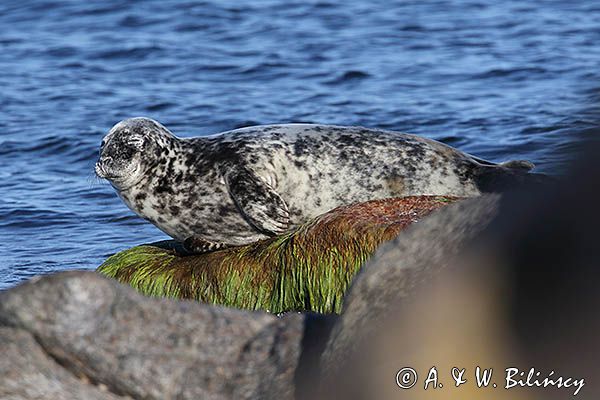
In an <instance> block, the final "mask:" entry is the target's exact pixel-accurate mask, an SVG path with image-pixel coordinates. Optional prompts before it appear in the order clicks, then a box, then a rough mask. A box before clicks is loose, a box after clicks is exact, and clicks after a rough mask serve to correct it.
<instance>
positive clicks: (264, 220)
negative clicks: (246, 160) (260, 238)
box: [225, 167, 290, 235]
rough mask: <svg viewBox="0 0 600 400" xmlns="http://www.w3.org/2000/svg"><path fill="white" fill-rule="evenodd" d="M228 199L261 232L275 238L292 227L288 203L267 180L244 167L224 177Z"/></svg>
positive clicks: (233, 170) (236, 168) (235, 169)
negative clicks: (229, 197) (230, 199)
mask: <svg viewBox="0 0 600 400" xmlns="http://www.w3.org/2000/svg"><path fill="white" fill-rule="evenodd" d="M225 182H226V184H227V189H228V190H229V195H230V196H231V198H232V199H233V201H234V202H235V205H236V206H237V207H238V209H239V210H240V211H241V213H242V214H243V216H244V218H245V219H246V220H247V221H248V222H249V223H250V224H251V225H253V226H254V227H255V228H256V229H257V230H258V231H260V232H263V233H267V234H270V235H275V234H279V233H282V232H284V231H286V230H287V229H288V228H289V227H290V213H289V211H288V206H287V204H286V203H285V201H284V200H283V199H282V198H281V196H280V195H279V193H277V192H276V191H275V189H273V187H272V186H271V185H269V184H268V183H267V182H266V181H265V180H264V179H262V178H261V177H260V176H259V175H257V174H256V173H255V172H254V171H252V170H250V169H248V168H245V167H235V168H233V169H232V170H231V171H229V172H228V173H227V174H226V176H225Z"/></svg>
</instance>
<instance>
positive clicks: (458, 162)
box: [95, 117, 538, 253]
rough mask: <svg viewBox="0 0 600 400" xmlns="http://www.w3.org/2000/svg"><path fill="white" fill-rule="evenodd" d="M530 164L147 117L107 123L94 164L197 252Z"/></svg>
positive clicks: (453, 189)
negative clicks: (201, 132)
mask: <svg viewBox="0 0 600 400" xmlns="http://www.w3.org/2000/svg"><path fill="white" fill-rule="evenodd" d="M531 168H533V164H531V163H529V162H527V161H509V162H506V163H502V164H494V163H491V162H487V161H484V160H481V159H478V158H475V157H473V156H470V155H468V154H466V153H463V152H461V151H459V150H456V149H454V148H452V147H450V146H447V145H445V144H442V143H440V142H437V141H434V140H431V139H425V138H422V137H419V136H415V135H411V134H406V133H398V132H391V131H384V130H379V129H369V128H363V127H346V126H333V125H313V124H284V125H264V126H253V127H248V128H241V129H236V130H232V131H228V132H224V133H221V134H216V135H212V136H203V137H194V138H180V137H176V136H175V135H173V134H172V133H171V132H170V131H169V130H168V129H167V128H165V127H164V126H163V125H161V124H160V123H158V122H156V121H154V120H151V119H148V118H142V117H140V118H131V119H127V120H124V121H121V122H119V123H118V124H116V125H115V126H114V127H113V128H112V129H111V130H110V131H109V132H108V134H107V135H106V136H105V137H104V139H103V140H102V145H101V149H100V157H99V160H98V162H97V163H96V166H95V169H96V174H97V175H98V176H99V177H101V178H105V179H107V180H108V181H109V182H110V183H111V184H112V186H113V187H114V188H115V189H116V191H117V193H118V195H119V196H120V197H121V199H122V200H123V201H124V202H125V204H126V205H127V206H128V207H129V208H130V209H131V210H133V211H134V212H135V213H136V214H138V215H139V216H140V217H142V218H144V219H146V220H148V221H150V222H152V223H153V224H154V225H156V226H157V227H158V228H159V229H161V230H162V231H163V232H165V233H166V234H167V235H169V236H171V237H173V238H174V239H176V240H178V241H181V242H184V245H185V247H186V248H187V249H188V250H190V251H192V252H196V253H201V252H206V251H212V250H216V249H219V248H222V247H226V246H236V245H243V244H247V243H251V242H254V241H257V240H260V239H265V238H268V237H271V236H274V235H277V234H280V233H282V232H285V231H286V230H288V229H290V228H292V227H294V226H297V225H299V224H301V223H303V222H305V221H307V220H309V219H310V218H312V217H315V216H317V215H319V214H322V213H324V212H326V211H329V210H331V209H333V208H335V207H337V206H340V205H345V204H350V203H354V202H363V201H367V200H374V199H381V198H389V197H398V196H408V195H447V196H461V197H472V196H477V195H479V194H481V193H482V192H489V191H498V190H503V189H505V188H506V187H510V186H514V185H517V184H520V183H526V182H527V178H529V177H531V176H536V175H538V174H532V173H528V171H529V170H530V169H531Z"/></svg>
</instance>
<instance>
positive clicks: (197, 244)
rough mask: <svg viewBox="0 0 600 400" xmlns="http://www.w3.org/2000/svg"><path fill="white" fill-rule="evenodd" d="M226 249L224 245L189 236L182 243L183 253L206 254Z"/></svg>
mask: <svg viewBox="0 0 600 400" xmlns="http://www.w3.org/2000/svg"><path fill="white" fill-rule="evenodd" d="M225 247H227V245H226V244H225V243H221V242H213V241H212V240H206V239H202V238H200V237H197V236H190V237H189V238H187V239H185V240H184V241H183V248H184V249H185V251H187V252H189V253H194V254H201V253H208V252H209V251H216V250H221V249H224V248H225Z"/></svg>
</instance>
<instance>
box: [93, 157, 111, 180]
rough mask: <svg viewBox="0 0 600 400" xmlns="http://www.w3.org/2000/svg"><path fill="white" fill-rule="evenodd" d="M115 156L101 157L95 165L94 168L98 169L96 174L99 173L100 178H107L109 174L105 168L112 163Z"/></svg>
mask: <svg viewBox="0 0 600 400" xmlns="http://www.w3.org/2000/svg"><path fill="white" fill-rule="evenodd" d="M112 161H113V158H112V157H110V156H107V157H100V159H99V160H98V162H96V165H95V166H94V169H95V170H96V175H98V176H99V177H100V178H106V176H107V174H106V170H105V169H104V167H105V166H109V167H110V165H111V164H112Z"/></svg>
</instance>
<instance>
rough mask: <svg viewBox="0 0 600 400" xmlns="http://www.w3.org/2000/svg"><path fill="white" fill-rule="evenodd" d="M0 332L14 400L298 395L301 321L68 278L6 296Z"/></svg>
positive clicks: (1, 379)
mask: <svg viewBox="0 0 600 400" xmlns="http://www.w3.org/2000/svg"><path fill="white" fill-rule="evenodd" d="M0 326H1V328H0V340H2V341H3V342H4V343H5V345H4V346H3V347H2V348H3V359H2V361H0V366H1V368H2V370H3V371H4V373H2V374H1V375H0V393H2V394H6V395H7V396H12V398H15V399H17V398H22V399H30V398H36V397H35V395H36V393H41V392H44V396H43V397H45V396H46V394H45V393H46V391H47V393H49V394H52V393H55V394H56V397H54V396H50V397H48V398H92V399H95V398H98V399H112V398H116V396H130V397H132V398H134V399H175V398H177V399H199V398H212V399H219V398H222V399H230V398H242V399H255V398H277V399H279V398H290V397H291V396H292V395H293V388H294V385H293V379H294V373H295V369H296V365H297V363H298V358H299V354H300V342H301V339H302V334H303V317H302V316H301V315H298V314H291V315H287V316H285V317H284V318H277V317H275V316H273V315H271V314H267V313H260V312H253V313H250V312H244V311H239V310H234V309H227V308H220V307H216V306H209V305H204V304H200V303H195V302H185V301H179V302H177V301H172V300H171V301H170V300H167V299H150V298H147V297H144V296H142V295H140V294H138V293H135V292H134V291H133V290H132V289H131V288H128V287H125V286H122V285H120V284H118V283H117V282H115V281H113V280H109V279H107V278H103V277H101V276H100V275H98V274H96V273H92V272H66V273H59V274H56V275H52V276H47V277H43V278H40V279H37V280H32V281H29V282H27V283H25V284H22V285H20V286H18V287H16V288H13V289H11V290H9V291H7V292H3V293H0ZM34 338H35V339H34ZM85 382H88V383H87V384H86V383H85ZM94 384H95V385H97V386H99V387H102V388H106V391H104V392H103V391H102V390H100V389H98V387H95V386H93V385H94ZM36 391H37V392H36ZM67 394H68V395H67ZM3 398H4V397H3Z"/></svg>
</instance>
